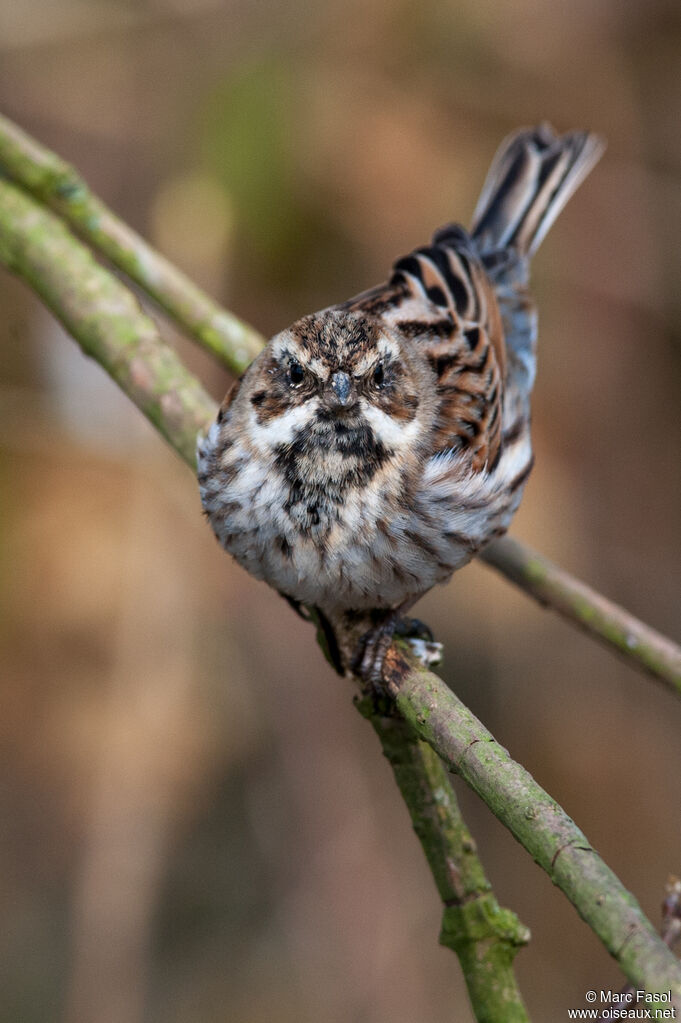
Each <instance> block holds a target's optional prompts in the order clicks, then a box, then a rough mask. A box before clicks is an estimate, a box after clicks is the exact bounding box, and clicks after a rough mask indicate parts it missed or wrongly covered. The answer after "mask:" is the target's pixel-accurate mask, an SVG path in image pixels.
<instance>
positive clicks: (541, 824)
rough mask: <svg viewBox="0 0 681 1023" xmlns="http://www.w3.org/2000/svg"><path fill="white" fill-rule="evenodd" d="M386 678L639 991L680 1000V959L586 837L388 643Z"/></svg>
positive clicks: (422, 733) (437, 682)
mask: <svg viewBox="0 0 681 1023" xmlns="http://www.w3.org/2000/svg"><path fill="white" fill-rule="evenodd" d="M384 681H385V684H386V686H387V688H388V692H389V693H390V695H391V696H392V697H393V698H394V700H395V704H396V706H397V709H398V710H399V712H400V713H401V714H402V716H403V717H404V719H405V720H406V721H408V722H409V724H410V725H411V726H412V727H413V729H414V731H415V732H416V734H417V735H418V736H419V738H421V739H422V740H424V741H425V742H427V743H428V744H429V745H430V746H431V747H432V748H433V749H434V750H435V752H436V753H437V754H438V755H439V756H440V757H441V758H442V760H443V761H444V763H445V764H446V765H447V767H449V769H450V770H451V771H454V773H455V774H458V775H460V776H461V777H462V778H463V779H464V780H465V781H466V782H467V783H468V784H469V785H470V786H471V788H472V789H474V791H475V792H477V793H478V795H479V796H480V797H481V798H482V799H483V800H484V801H485V803H487V805H488V806H489V808H490V809H491V810H492V812H493V813H494V814H495V815H496V816H497V817H498V818H499V820H500V821H501V823H502V824H504V825H505V826H506V827H507V828H508V829H509V831H510V832H511V833H512V834H513V836H514V837H515V838H516V839H517V840H518V841H519V842H520V843H521V845H522V846H524V848H525V849H527V851H528V852H529V853H530V855H531V856H532V857H533V858H534V860H535V861H536V862H537V863H538V864H539V866H540V867H542V868H543V869H544V870H545V871H546V873H547V874H548V875H549V877H550V878H551V880H552V881H553V883H554V884H556V885H557V886H558V887H559V888H560V889H561V891H562V892H563V893H564V894H565V895H566V896H567V897H568V899H569V900H570V901H571V902H572V904H573V905H574V907H575V909H576V910H577V912H578V913H579V914H580V916H581V917H582V918H583V919H584V920H585V921H586V923H587V924H589V926H590V927H591V928H592V930H593V931H594V932H595V933H596V934H597V935H598V937H599V938H600V939H601V941H602V942H603V944H604V945H605V947H606V948H607V949H608V951H609V952H610V954H611V955H612V956H613V958H614V959H616V960H617V962H618V963H619V965H620V967H621V969H622V971H623V972H624V973H625V974H626V976H627V977H628V978H629V980H630V981H631V982H632V983H633V984H634V985H635V986H636V987H637V988H638V987H640V988H645V989H646V990H647V991H650V992H652V991H657V992H664V991H667V990H669V989H671V990H672V991H673V992H674V996H675V998H676V999H677V1004H679V1005H681V963H680V962H679V961H678V960H677V959H676V957H675V956H674V955H673V954H672V953H671V952H670V950H669V948H668V947H667V945H666V944H665V943H664V941H663V940H662V939H661V938H660V937H659V935H658V934H656V932H655V929H654V928H653V926H652V924H651V923H650V921H649V920H648V919H647V918H646V917H645V916H644V915H643V913H642V911H641V909H640V907H639V905H638V903H637V902H636V900H635V899H634V897H633V895H631V894H630V893H629V892H628V891H627V890H626V889H625V888H624V886H623V885H622V883H621V881H620V880H619V879H618V878H617V877H616V876H615V874H614V873H613V872H612V871H611V870H610V868H609V867H608V866H606V864H605V863H604V862H603V860H602V859H601V857H600V856H599V855H598V853H597V852H596V851H595V850H594V849H593V847H592V846H591V844H590V843H589V841H588V839H587V838H586V836H585V835H584V834H583V833H582V832H581V831H580V830H579V828H578V827H577V825H576V824H575V823H574V821H572V820H571V819H570V818H569V817H568V815H567V814H566V813H565V811H564V810H563V809H562V808H561V807H560V806H559V805H558V803H556V802H555V800H554V799H552V798H551V797H550V796H549V795H548V793H546V792H545V791H544V790H543V789H542V788H541V786H540V785H538V784H537V782H536V781H535V780H534V778H532V776H531V775H530V774H529V773H528V772H527V771H526V770H525V768H524V767H522V766H521V765H520V764H518V763H516V762H515V761H514V760H512V759H511V757H510V756H509V754H508V753H507V752H506V750H504V749H503V747H502V746H500V745H499V744H498V743H497V741H496V739H495V738H494V736H493V735H491V734H490V732H489V731H488V730H487V729H486V728H485V726H484V725H483V724H482V723H481V722H480V721H478V719H477V718H476V717H475V715H474V714H473V713H472V712H471V711H470V710H468V708H467V707H465V706H464V704H463V703H461V701H460V700H459V699H458V697H457V696H456V695H455V694H454V693H453V692H451V690H450V689H448V688H447V686H446V685H445V684H444V682H443V681H442V679H440V678H438V676H437V675H433V674H432V673H431V672H429V671H427V670H426V669H425V668H423V667H422V666H421V665H420V664H419V662H418V661H416V660H415V659H414V658H413V656H411V655H410V654H408V653H407V652H406V651H405V650H402V649H398V647H397V646H395V645H393V646H392V647H391V648H390V650H389V651H388V655H387V657H386V663H385V669H384Z"/></svg>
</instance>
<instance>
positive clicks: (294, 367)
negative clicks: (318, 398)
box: [288, 359, 305, 385]
mask: <svg viewBox="0 0 681 1023" xmlns="http://www.w3.org/2000/svg"><path fill="white" fill-rule="evenodd" d="M304 376H305V371H304V370H303V367H302V366H301V365H300V363H299V362H296V361H295V359H293V360H292V362H291V364H290V366H289V368H288V378H289V380H290V381H291V383H292V384H294V385H295V384H302V382H303V378H304Z"/></svg>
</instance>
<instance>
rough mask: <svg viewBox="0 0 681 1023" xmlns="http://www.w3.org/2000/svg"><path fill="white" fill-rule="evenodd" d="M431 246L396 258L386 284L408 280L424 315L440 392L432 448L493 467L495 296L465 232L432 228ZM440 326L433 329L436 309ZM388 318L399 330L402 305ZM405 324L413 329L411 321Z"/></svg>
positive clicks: (498, 345)
mask: <svg viewBox="0 0 681 1023" xmlns="http://www.w3.org/2000/svg"><path fill="white" fill-rule="evenodd" d="M433 242H434V243H433V245H431V246H429V247H425V248H421V249H417V250H416V251H415V252H413V253H411V254H410V255H409V256H406V257H405V258H404V259H401V260H399V261H398V262H397V263H396V264H395V267H394V274H393V277H392V280H391V286H393V287H395V286H397V285H398V284H399V283H400V282H403V283H406V284H407V286H408V289H409V294H410V297H411V298H416V299H417V300H418V301H419V303H420V304H421V306H422V308H424V312H425V311H426V308H427V309H428V315H426V316H424V321H423V329H422V331H421V332H420V336H418V335H417V337H418V343H420V344H422V345H423V346H424V347H425V349H426V355H427V357H428V359H429V361H430V363H431V365H432V366H433V369H434V370H435V373H436V374H437V385H436V386H437V392H438V395H439V398H440V406H439V410H438V415H437V419H436V422H435V428H434V431H433V435H432V452H433V453H435V452H437V451H443V450H446V449H449V448H453V449H455V450H463V451H466V452H468V453H469V455H470V459H471V468H472V469H474V470H475V471H480V470H481V469H483V468H484V467H485V466H487V467H491V466H492V465H493V464H494V462H495V459H496V457H497V455H498V452H499V449H500V440H501V415H500V405H501V400H502V388H503V372H504V362H505V347H504V337H503V331H502V327H501V319H500V317H499V311H498V307H497V302H496V299H495V297H494V293H493V291H492V288H491V285H490V283H489V281H488V279H487V276H486V274H485V272H484V270H483V269H482V267H481V265H480V263H479V261H478V258H477V257H476V255H475V254H474V253H473V251H472V250H471V247H470V241H469V239H468V236H467V234H466V232H465V231H464V230H463V229H462V228H460V227H457V226H455V225H452V226H451V227H448V228H444V229H442V230H441V231H439V232H438V233H437V235H436V236H435V238H434V240H433ZM435 314H436V315H437V317H438V318H439V319H438V320H437V322H438V323H439V324H442V325H443V326H444V325H445V324H446V325H447V328H448V329H443V327H442V326H441V327H440V328H439V329H438V330H437V331H433V328H432V322H433V318H434V315H435ZM391 321H392V322H393V324H394V326H395V327H397V328H398V329H403V326H406V323H404V321H402V320H401V318H400V315H399V306H398V307H397V308H396V309H395V313H394V315H393V316H392V317H391ZM408 323H409V329H410V331H411V332H412V333H416V331H415V330H414V322H413V320H409V321H408Z"/></svg>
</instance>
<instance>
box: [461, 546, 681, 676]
mask: <svg viewBox="0 0 681 1023" xmlns="http://www.w3.org/2000/svg"><path fill="white" fill-rule="evenodd" d="M480 557H481V558H482V560H483V561H485V562H487V564H488V565H491V566H492V567H493V568H496V569H498V571H499V572H502V573H503V574H504V575H505V576H506V578H507V579H510V580H511V581H512V582H514V583H517V585H518V586H521V587H522V588H523V589H524V590H525V592H526V593H529V594H530V595H531V596H533V597H534V598H535V599H536V600H538V601H539V603H540V604H542V605H543V606H544V607H551V608H553V610H554V611H558V612H559V614H562V615H563V616H564V617H565V618H567V619H568V620H569V621H571V622H574V623H575V624H576V625H579V626H580V628H582V629H583V630H584V631H585V632H587V633H589V635H590V636H595V637H596V638H597V639H600V640H601V641H602V642H604V643H606V644H607V645H608V646H609V647H611V648H612V649H614V650H616V651H617V653H618V654H620V655H621V656H622V657H624V658H625V659H626V660H627V661H630V662H632V661H633V662H634V663H636V664H637V665H638V666H639V667H640V668H643V670H644V671H647V672H648V673H649V674H650V675H652V676H653V678H657V679H660V680H661V681H663V682H666V683H667V685H669V686H670V687H671V688H672V689H673V690H674V691H675V692H676V693H677V695H679V696H681V649H680V648H679V647H678V646H677V645H676V643H672V641H671V640H669V639H667V638H666V636H662V635H661V634H660V633H659V632H656V631H655V630H654V629H651V628H650V627H649V626H648V625H644V624H643V622H640V621H639V620H638V618H634V616H633V615H631V614H629V612H628V611H625V610H624V608H621V607H618V606H617V604H613V603H612V601H610V600H606V598H605V597H602V596H601V594H600V593H596V591H595V590H592V589H591V587H590V586H587V585H586V584H585V583H582V582H580V581H579V580H578V579H575V578H574V576H571V575H569V574H568V573H567V572H564V571H563V569H561V568H559V567H558V566H557V565H554V564H553V563H552V562H551V561H549V560H548V558H544V557H542V555H541V554H538V553H537V552H536V551H533V550H532V549H531V548H530V547H527V546H526V545H525V544H521V543H518V541H517V540H514V539H513V538H512V537H508V536H507V537H504V539H503V540H499V541H496V542H495V543H491V544H490V545H489V547H487V548H486V549H485V550H484V551H483V552H482V554H481V555H480Z"/></svg>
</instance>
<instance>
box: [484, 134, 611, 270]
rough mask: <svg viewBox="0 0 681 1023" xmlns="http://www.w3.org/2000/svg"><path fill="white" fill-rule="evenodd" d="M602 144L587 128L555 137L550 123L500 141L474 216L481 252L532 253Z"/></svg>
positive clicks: (597, 157)
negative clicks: (507, 250)
mask: <svg viewBox="0 0 681 1023" xmlns="http://www.w3.org/2000/svg"><path fill="white" fill-rule="evenodd" d="M604 149H605V144H604V143H603V141H602V140H601V139H600V138H599V137H598V136H597V135H594V134H592V133H591V132H586V131H575V132H569V133H568V134H567V135H555V134H554V132H553V129H552V128H551V127H550V126H549V125H548V124H542V125H540V126H539V127H538V128H532V129H530V130H526V131H520V132H516V133H515V134H513V135H510V136H509V137H508V138H507V139H506V141H505V142H503V143H502V144H501V147H500V148H499V151H498V152H497V154H496V156H495V157H494V160H493V161H492V166H491V167H490V169H489V173H488V175H487V180H486V181H485V184H484V186H483V189H482V193H481V195H480V198H479V200H478V205H477V206H476V208H475V213H474V214H473V229H472V235H473V238H474V239H475V241H476V243H477V246H478V249H479V251H480V252H481V254H485V253H489V252H494V251H498V250H499V249H508V248H510V249H514V250H515V251H516V252H517V253H518V254H519V255H521V256H527V257H530V256H532V255H533V254H534V252H535V251H536V250H537V248H538V247H539V244H540V242H541V241H542V239H543V238H544V235H545V234H546V232H547V231H548V230H549V228H550V227H551V225H552V224H553V222H554V220H555V219H556V217H557V216H558V214H559V213H560V211H561V210H562V208H563V206H565V203H566V202H567V201H568V199H569V198H570V196H571V195H572V194H573V192H574V191H575V190H576V189H577V188H578V186H579V185H580V184H581V182H582V181H583V180H584V178H585V177H586V176H587V174H588V173H589V171H590V170H591V168H592V167H593V166H594V164H595V163H596V162H597V161H598V160H599V159H600V157H601V155H602V153H603V150H604Z"/></svg>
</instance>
